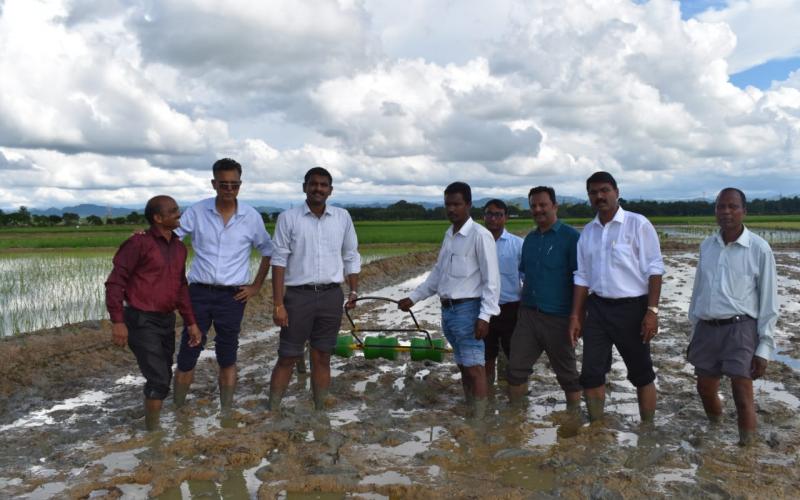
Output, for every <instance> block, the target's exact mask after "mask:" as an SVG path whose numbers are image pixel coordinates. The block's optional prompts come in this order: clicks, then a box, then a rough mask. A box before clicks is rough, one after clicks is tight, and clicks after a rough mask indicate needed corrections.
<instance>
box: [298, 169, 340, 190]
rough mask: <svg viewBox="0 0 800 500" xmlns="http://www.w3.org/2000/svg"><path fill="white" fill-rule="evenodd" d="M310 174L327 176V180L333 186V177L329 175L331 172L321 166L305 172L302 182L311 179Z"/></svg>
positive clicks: (304, 182) (305, 182)
mask: <svg viewBox="0 0 800 500" xmlns="http://www.w3.org/2000/svg"><path fill="white" fill-rule="evenodd" d="M312 175H321V176H323V177H327V178H328V182H329V183H330V184H331V186H333V177H331V173H330V172H328V171H327V170H325V169H324V168H322V167H314V168H312V169H310V170H309V171H308V172H306V175H305V177H303V184H308V181H309V180H311V176H312Z"/></svg>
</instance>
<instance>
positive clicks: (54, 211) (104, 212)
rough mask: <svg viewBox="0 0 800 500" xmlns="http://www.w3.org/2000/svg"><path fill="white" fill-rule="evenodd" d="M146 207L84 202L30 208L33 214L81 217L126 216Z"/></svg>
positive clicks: (141, 210)
mask: <svg viewBox="0 0 800 500" xmlns="http://www.w3.org/2000/svg"><path fill="white" fill-rule="evenodd" d="M143 211H144V207H140V208H125V207H109V206H103V205H92V204H91V203H83V204H80V205H75V206H73V207H64V208H55V207H50V208H48V209H45V210H41V209H37V208H32V209H30V212H31V215H64V213H65V212H70V213H73V214H78V215H79V216H81V217H88V216H90V215H96V216H98V217H106V216H109V217H124V216H126V215H128V214H129V213H131V212H139V213H142V212H143Z"/></svg>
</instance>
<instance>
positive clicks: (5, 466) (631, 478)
mask: <svg viewBox="0 0 800 500" xmlns="http://www.w3.org/2000/svg"><path fill="white" fill-rule="evenodd" d="M776 256H777V260H778V272H779V286H780V296H781V304H782V305H781V319H780V321H779V324H778V339H777V343H778V348H779V351H780V353H779V355H778V360H776V361H774V362H772V363H770V365H769V368H768V371H767V375H766V377H765V379H764V380H762V381H758V382H757V383H756V402H757V409H758V418H759V425H760V428H759V436H760V439H759V441H758V443H757V444H755V445H753V446H751V447H748V448H741V447H739V446H738V445H737V444H736V441H737V438H738V435H737V431H736V420H735V408H734V406H733V401H732V398H731V395H730V386H729V384H727V383H724V384H723V388H722V390H721V392H722V395H723V398H724V405H725V416H724V421H723V424H722V425H720V426H718V427H710V426H709V425H708V423H707V421H706V420H705V417H704V413H703V409H702V406H701V405H700V402H699V399H698V397H697V396H696V393H695V389H694V377H693V374H692V373H693V372H692V368H691V366H690V365H688V364H687V363H686V361H685V356H684V352H685V349H686V343H687V333H688V331H689V322H688V320H687V319H686V311H687V309H688V301H689V296H690V294H691V288H692V281H693V278H694V265H695V263H696V254H695V253H693V252H691V251H681V250H674V251H670V252H668V253H666V254H665V261H666V265H667V275H666V276H665V278H664V291H663V294H662V297H663V298H662V303H661V306H662V309H663V311H664V312H663V313H661V314H660V317H661V319H660V327H661V331H660V333H659V335H658V336H657V337H656V339H655V340H654V341H653V349H652V350H653V357H654V360H655V365H656V369H657V371H658V378H657V382H656V383H657V386H658V389H659V403H658V412H657V417H656V426H655V428H650V429H644V428H640V426H639V424H638V410H637V405H636V393H635V389H634V387H633V386H632V385H631V384H630V383H628V381H627V380H626V379H625V368H624V365H623V364H622V362H621V360H620V359H619V358H618V357H616V358H615V363H614V365H613V368H612V372H611V374H610V375H609V384H608V400H607V412H608V414H607V418H606V420H605V422H604V423H603V424H602V425H597V424H595V425H589V424H588V423H587V421H586V419H585V416H584V417H583V418H582V419H581V420H576V419H575V418H574V417H571V416H569V415H568V414H567V413H566V412H565V411H564V410H565V404H564V400H563V393H562V392H561V390H560V389H559V387H558V386H557V384H556V381H555V377H554V376H553V375H552V374H551V373H550V370H549V366H548V365H547V360H546V357H543V358H542V359H540V361H539V363H537V366H536V370H535V373H534V375H533V377H532V380H531V383H530V387H531V393H530V394H529V396H528V405H527V408H526V409H525V410H523V411H519V410H514V409H512V408H510V407H509V406H508V403H507V400H506V398H505V396H504V394H503V389H504V385H503V383H502V382H501V383H499V384H498V385H497V386H496V388H495V395H494V397H493V400H492V404H491V412H490V413H491V415H490V416H489V417H488V418H487V419H486V420H485V421H484V422H481V423H475V422H472V421H470V420H469V419H467V418H466V409H465V406H464V404H463V395H462V391H461V385H460V383H459V376H458V370H457V368H456V367H455V366H454V365H453V364H452V362H451V361H450V360H449V358H447V359H445V362H444V363H439V364H436V363H430V362H421V361H411V360H410V358H409V357H408V354H400V355H398V358H397V359H396V360H392V361H389V360H384V359H374V360H368V359H365V358H364V357H363V356H362V355H361V354H356V355H355V356H353V357H351V358H334V360H333V368H334V369H333V375H334V377H333V385H332V388H331V394H330V397H329V399H328V402H327V403H328V408H327V411H326V412H325V413H318V412H314V411H313V405H312V402H311V395H310V389H309V380H308V376H306V375H298V376H295V377H294V378H293V381H292V385H291V386H290V389H289V392H288V393H287V397H286V398H285V399H284V403H283V407H284V410H283V412H282V414H281V415H273V414H270V413H269V412H267V411H266V409H265V405H266V398H267V394H268V390H269V374H270V371H271V369H272V365H273V364H274V361H275V358H276V348H277V335H276V329H275V328H274V327H273V326H272V323H271V319H270V316H269V314H268V313H267V311H268V307H267V305H268V304H269V302H270V298H269V294H268V291H267V290H263V291H262V294H261V296H260V297H259V298H258V299H257V300H255V301H253V302H252V303H251V304H249V305H248V308H247V317H246V320H245V324H244V333H243V335H242V338H241V344H242V345H241V347H240V355H239V369H240V382H239V388H238V390H237V396H236V409H235V411H234V412H233V414H232V415H231V416H229V417H225V418H223V417H222V416H221V415H220V412H219V404H218V400H217V390H216V373H217V370H216V363H215V361H214V359H213V354H212V353H211V352H209V351H206V352H205V353H204V355H203V357H202V358H201V361H200V363H199V364H198V368H197V370H196V380H195V383H194V385H193V387H192V392H191V393H190V395H189V399H188V404H187V406H186V407H185V408H182V409H180V410H178V411H175V410H174V409H173V407H172V404H171V402H170V400H167V402H166V403H165V409H164V412H163V415H162V427H163V429H162V430H161V431H159V432H156V433H146V432H145V431H144V430H143V428H144V423H143V410H142V408H141V385H142V383H143V379H141V377H140V376H139V375H138V370H137V368H136V365H135V361H134V359H133V356H132V355H131V354H130V352H128V351H127V350H123V349H120V348H115V347H113V346H111V345H110V341H109V338H110V333H109V332H110V328H109V325H108V323H107V322H94V323H84V324H81V325H68V326H65V327H62V328H59V329H54V330H49V331H46V332H40V333H37V334H32V335H29V336H26V337H23V338H16V339H11V340H8V341H3V342H0V498H6V497H19V498H51V497H55V498H146V497H148V496H150V497H157V498H163V499H181V498H184V499H186V498H365V499H377V498H398V497H403V498H433V497H437V498H439V497H442V498H445V497H449V498H486V497H494V498H509V499H516V498H556V497H564V498H587V497H591V498H603V499H616V498H641V497H656V498H658V497H672V496H677V497H696V498H798V497H800V487H799V486H798V484H800V467H798V463H797V462H798V459H800V431H798V429H800V426H799V424H800V416H799V415H800V412H799V411H798V410H800V361H798V357H799V356H800V349H798V347H797V346H798V345H800V344H798V340H800V339H798V338H797V336H798V335H800V332H799V331H798V324H800V306H798V304H797V303H796V302H795V301H794V297H795V292H797V291H798V290H800V253H798V252H796V251H783V250H782V251H779V252H777V254H776ZM434 259H435V255H433V254H427V255H415V256H406V257H396V258H390V259H385V260H383V261H379V262H375V263H371V264H369V265H368V266H365V269H364V272H363V273H362V281H363V283H364V285H363V286H362V289H363V291H364V292H368V293H369V295H380V296H388V297H391V298H395V299H399V298H402V297H404V296H405V295H406V294H407V292H408V291H410V290H411V289H413V287H414V286H416V284H417V283H419V282H420V281H421V280H422V279H423V278H422V277H423V273H424V272H425V271H426V270H427V269H428V268H429V267H430V266H431V265H432V263H433V261H434ZM414 311H415V313H416V317H417V319H418V320H419V321H420V323H421V325H422V326H423V328H426V329H430V330H431V332H432V335H433V336H434V337H438V336H440V334H439V332H438V325H439V311H438V305H437V303H436V301H435V299H429V300H427V301H424V302H422V303H420V304H417V305H415V307H414ZM353 317H354V319H355V320H356V322H357V324H358V325H359V326H361V327H377V326H386V327H393V328H397V327H409V326H411V322H410V317H409V316H408V315H406V314H404V313H401V312H399V311H396V310H395V309H394V305H393V304H387V303H382V302H374V303H367V302H364V303H360V304H359V307H358V309H357V312H356V314H354V315H353ZM343 326H344V327H349V323H348V322H347V321H346V320H345V321H344V323H343ZM398 336H399V337H400V338H401V340H408V339H410V338H412V337H414V336H415V335H414V334H410V333H401V334H398ZM209 354H211V355H209ZM615 356H616V353H615Z"/></svg>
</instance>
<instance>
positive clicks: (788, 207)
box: [0, 196, 800, 227]
mask: <svg viewBox="0 0 800 500" xmlns="http://www.w3.org/2000/svg"><path fill="white" fill-rule="evenodd" d="M620 203H621V204H622V206H624V207H625V209H626V210H631V211H633V212H638V213H640V214H643V215H645V216H647V217H654V216H691V215H711V214H713V213H714V203H713V202H710V201H704V200H689V201H654V200H625V199H623V198H620ZM348 211H349V212H350V215H351V216H352V218H353V220H356V221H359V220H363V221H368V220H442V219H445V218H446V213H445V209H444V207H442V206H439V207H434V208H425V206H423V205H421V204H419V203H410V202H407V201H405V200H400V201H398V202H397V203H392V204H391V205H389V206H386V207H348ZM747 212H748V213H749V214H753V215H789V214H800V196H793V197H791V198H778V199H773V200H767V199H754V200H749V201H748V202H747ZM482 213H483V207H478V206H473V207H472V217H473V218H476V219H478V218H481V216H482ZM508 213H509V216H511V217H527V216H528V207H519V206H517V205H514V204H510V205H509V206H508ZM277 216H278V213H277V212H276V213H273V214H271V215H270V214H267V213H262V214H261V218H262V219H263V220H264V222H265V223H266V222H269V221H270V220H274V219H276V218H277ZM558 216H559V217H562V218H567V217H583V218H586V217H593V216H594V211H593V210H592V207H591V206H589V204H587V203H562V204H559V206H558ZM81 224H85V225H90V226H102V225H104V224H108V225H122V224H132V225H143V224H147V221H146V220H145V218H144V214H140V213H138V212H135V211H134V212H131V213H130V214H128V215H126V216H121V217H99V216H97V215H89V216H87V217H84V218H81V217H80V216H79V215H78V214H76V213H71V212H65V213H64V214H62V215H34V214H31V213H30V210H28V208H27V207H24V206H22V207H19V210H17V211H16V212H4V211H3V210H0V226H18V227H24V226H33V227H49V226H77V225H81Z"/></svg>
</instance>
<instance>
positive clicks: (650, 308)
mask: <svg viewBox="0 0 800 500" xmlns="http://www.w3.org/2000/svg"><path fill="white" fill-rule="evenodd" d="M647 310H648V311H650V312H651V313H653V314H655V315H656V316H658V307H656V306H647Z"/></svg>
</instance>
